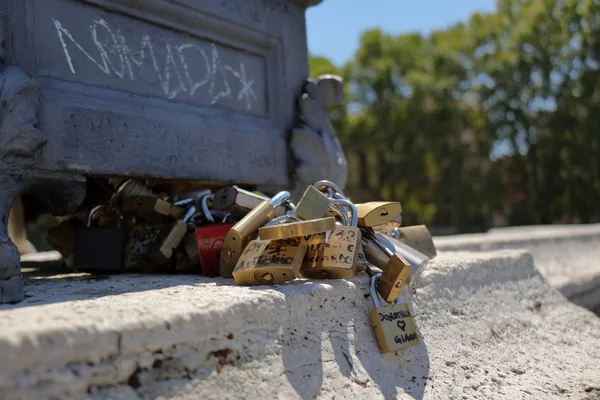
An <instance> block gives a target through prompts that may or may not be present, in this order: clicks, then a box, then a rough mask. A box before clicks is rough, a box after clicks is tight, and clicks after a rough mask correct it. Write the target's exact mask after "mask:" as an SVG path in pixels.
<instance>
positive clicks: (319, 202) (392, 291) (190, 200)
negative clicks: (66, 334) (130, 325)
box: [48, 180, 436, 352]
mask: <svg viewBox="0 0 600 400" xmlns="http://www.w3.org/2000/svg"><path fill="white" fill-rule="evenodd" d="M401 212H402V208H401V205H400V203H397V202H370V203H363V204H353V203H352V202H351V201H350V199H348V198H346V196H345V195H344V194H343V193H342V191H341V190H340V188H339V187H337V186H336V185H335V184H334V183H332V182H329V181H319V182H316V183H315V184H314V185H311V186H309V187H307V189H306V191H305V192H304V194H303V196H302V197H301V199H300V200H299V201H298V203H297V204H294V203H293V202H292V200H291V198H290V193H289V192H285V191H284V192H280V193H278V194H276V195H275V196H273V197H271V198H269V197H267V196H264V195H262V194H259V193H255V192H249V191H246V190H243V189H240V188H238V187H237V186H228V187H223V188H220V189H219V190H217V191H215V192H214V193H213V192H212V191H210V190H206V191H202V192H196V193H194V195H193V196H190V197H187V198H186V197H183V198H181V196H178V198H171V199H168V198H160V196H158V195H157V194H155V193H154V192H152V191H151V190H149V189H147V188H145V187H144V186H143V185H141V184H140V183H139V182H135V181H132V180H129V181H126V182H125V183H123V184H121V185H120V186H119V187H118V189H117V190H116V191H115V193H114V194H113V195H112V197H111V198H110V201H108V202H107V203H106V204H100V205H98V206H96V207H94V208H93V209H92V210H91V211H90V212H89V214H88V215H87V219H86V221H83V220H81V219H79V218H78V217H73V218H70V219H68V220H66V221H63V222H62V223H61V224H60V225H58V226H57V227H55V228H52V229H51V230H50V231H49V232H48V242H49V243H50V244H51V245H53V246H54V247H55V248H56V249H57V250H58V251H59V252H60V253H61V254H62V255H63V257H64V258H65V261H66V263H67V265H69V266H71V267H72V268H73V269H74V270H75V271H78V272H89V273H112V272H122V271H137V272H139V271H143V272H155V271H159V270H169V271H191V272H198V273H202V274H203V275H204V276H208V277H216V276H222V277H225V278H233V279H234V280H235V282H236V283H238V284H240V285H269V284H280V283H284V282H288V281H292V280H294V279H297V278H308V279H341V278H350V277H352V276H354V275H356V274H359V273H362V272H366V273H368V274H369V276H370V277H371V294H372V298H373V301H374V304H375V308H374V309H373V311H372V312H371V321H372V323H373V325H374V327H375V332H376V336H377V339H378V342H379V346H380V349H381V351H382V352H388V351H394V350H400V349H404V348H407V347H410V346H413V345H416V344H418V343H419V337H418V333H417V331H416V327H415V323H414V320H413V318H412V315H411V312H410V307H409V305H408V304H407V303H402V302H400V301H399V296H400V293H401V291H402V290H404V289H405V288H407V287H409V286H410V285H412V284H414V282H415V281H416V279H417V278H418V276H419V274H420V272H421V271H422V269H423V267H424V266H425V265H426V264H427V263H428V261H429V259H430V258H433V257H435V256H436V251H435V247H434V245H433V241H432V238H431V235H430V233H429V231H428V230H427V228H426V227H425V226H423V225H420V226H412V227H402V226H401ZM380 297H381V298H382V299H383V300H384V301H385V305H383V306H382V305H381V300H380Z"/></svg>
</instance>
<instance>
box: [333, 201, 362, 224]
mask: <svg viewBox="0 0 600 400" xmlns="http://www.w3.org/2000/svg"><path fill="white" fill-rule="evenodd" d="M331 204H333V205H336V206H337V205H340V206H344V207H346V208H347V209H349V210H350V212H351V213H352V217H351V218H350V226H352V227H354V228H356V227H357V226H358V210H357V209H356V206H355V205H354V204H353V203H352V202H351V201H350V200H347V199H334V200H331Z"/></svg>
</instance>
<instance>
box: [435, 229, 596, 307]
mask: <svg viewBox="0 0 600 400" xmlns="http://www.w3.org/2000/svg"><path fill="white" fill-rule="evenodd" d="M434 242H435V245H436V247H437V249H438V250H439V251H440V252H442V253H443V252H444V251H491V250H499V249H526V250H528V251H529V252H531V253H532V254H533V257H534V259H535V265H536V266H537V268H538V269H539V271H540V273H541V274H542V275H543V276H544V278H546V279H547V280H548V282H549V283H550V284H551V285H552V286H554V287H556V288H558V289H559V290H560V292H561V293H562V294H563V295H565V296H566V297H567V298H569V299H570V300H571V301H573V302H574V303H575V304H578V305H580V306H582V307H586V308H588V309H590V310H597V309H600V262H598V260H600V245H598V244H599V243H600V224H590V225H548V226H525V227H510V228H497V229H493V230H490V231H489V232H488V233H483V234H471V235H453V236H443V237H436V238H434Z"/></svg>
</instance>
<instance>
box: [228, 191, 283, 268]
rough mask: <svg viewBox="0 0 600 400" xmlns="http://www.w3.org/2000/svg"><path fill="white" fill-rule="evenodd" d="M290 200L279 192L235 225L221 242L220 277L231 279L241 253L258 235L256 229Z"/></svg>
mask: <svg viewBox="0 0 600 400" xmlns="http://www.w3.org/2000/svg"><path fill="white" fill-rule="evenodd" d="M289 198H290V193H289V192H285V191H284V192H279V193H278V194H276V195H275V196H273V198H271V199H270V200H268V201H266V200H265V201H263V202H262V203H261V204H259V205H258V206H256V207H254V208H253V209H252V211H250V212H249V213H248V214H246V216H244V218H242V219H241V220H240V221H239V222H238V223H237V224H235V225H234V226H233V227H232V228H231V229H230V230H229V232H227V236H225V240H224V242H223V249H222V250H221V265H220V267H221V268H220V269H221V276H222V277H224V278H231V277H232V276H233V275H232V273H233V270H234V269H235V266H236V264H237V262H238V260H239V259H240V256H241V255H242V252H243V251H244V249H245V248H246V246H247V245H248V243H250V241H251V240H253V239H254V238H256V236H257V235H258V229H259V228H260V227H261V226H263V225H264V224H266V223H267V222H269V221H270V220H271V219H273V217H274V216H275V210H276V209H277V207H279V206H281V205H282V204H283V203H285V202H286V201H288V200H289Z"/></svg>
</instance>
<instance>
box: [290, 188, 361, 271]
mask: <svg viewBox="0 0 600 400" xmlns="http://www.w3.org/2000/svg"><path fill="white" fill-rule="evenodd" d="M331 204H332V205H333V206H334V207H335V206H344V207H347V208H349V209H350V210H351V213H352V217H351V219H350V222H349V226H346V225H337V226H336V227H335V229H334V230H333V231H332V232H331V233H330V234H328V235H325V237H324V238H323V240H322V241H321V242H318V243H314V242H313V243H310V244H309V246H308V250H307V251H306V257H305V258H304V262H303V264H302V269H301V270H300V273H301V274H302V276H304V277H306V278H311V279H329V278H333V279H342V278H350V277H352V276H354V275H356V267H357V262H356V260H357V256H358V253H359V245H360V240H361V232H360V229H359V228H357V227H356V224H357V223H358V213H357V212H356V207H355V206H354V204H352V203H351V202H350V201H348V200H341V199H337V200H331Z"/></svg>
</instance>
